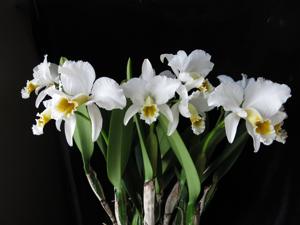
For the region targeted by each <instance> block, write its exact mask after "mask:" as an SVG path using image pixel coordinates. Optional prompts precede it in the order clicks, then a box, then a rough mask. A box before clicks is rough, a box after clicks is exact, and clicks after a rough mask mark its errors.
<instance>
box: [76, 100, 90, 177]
mask: <svg viewBox="0 0 300 225" xmlns="http://www.w3.org/2000/svg"><path fill="white" fill-rule="evenodd" d="M75 115H76V129H75V132H74V136H73V138H74V140H75V143H76V145H77V147H78V149H79V151H80V153H81V156H82V160H83V166H84V170H85V172H86V173H88V172H89V165H90V159H91V157H92V154H93V151H94V143H93V141H92V125H91V121H90V120H89V115H88V112H87V109H86V107H85V106H80V107H79V108H78V109H77V112H76V114H75Z"/></svg>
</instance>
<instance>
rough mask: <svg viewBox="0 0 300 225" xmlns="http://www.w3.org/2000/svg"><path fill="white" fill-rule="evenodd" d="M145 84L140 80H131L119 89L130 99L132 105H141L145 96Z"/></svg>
mask: <svg viewBox="0 0 300 225" xmlns="http://www.w3.org/2000/svg"><path fill="white" fill-rule="evenodd" d="M146 84H147V82H146V81H144V80H142V79H140V78H132V79H130V80H129V81H127V82H126V83H124V84H122V85H121V87H122V89H123V91H124V94H125V96H126V97H127V98H130V99H131V101H132V102H133V103H134V104H137V105H143V104H144V99H145V98H146V94H147V90H146Z"/></svg>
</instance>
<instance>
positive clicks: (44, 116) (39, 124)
mask: <svg viewBox="0 0 300 225" xmlns="http://www.w3.org/2000/svg"><path fill="white" fill-rule="evenodd" d="M49 104H50V100H47V101H44V106H45V107H46V109H45V110H44V111H43V112H42V113H38V114H37V116H38V117H39V119H36V120H35V121H36V124H35V125H33V126H32V133H33V134H34V135H41V134H43V133H44V126H45V125H46V124H47V123H48V122H49V121H50V120H51V109H50V107H49Z"/></svg>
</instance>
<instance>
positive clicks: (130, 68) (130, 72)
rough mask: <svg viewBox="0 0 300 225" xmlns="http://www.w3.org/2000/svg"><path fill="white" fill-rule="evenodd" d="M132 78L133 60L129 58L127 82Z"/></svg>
mask: <svg viewBox="0 0 300 225" xmlns="http://www.w3.org/2000/svg"><path fill="white" fill-rule="evenodd" d="M131 77H132V63H131V58H130V57H129V58H128V61H127V67H126V78H127V81H128V80H130V79H131Z"/></svg>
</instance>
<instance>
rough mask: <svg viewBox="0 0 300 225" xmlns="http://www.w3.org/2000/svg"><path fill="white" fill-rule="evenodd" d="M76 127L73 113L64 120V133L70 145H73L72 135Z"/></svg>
mask: <svg viewBox="0 0 300 225" xmlns="http://www.w3.org/2000/svg"><path fill="white" fill-rule="evenodd" d="M75 128H76V117H75V115H72V116H70V117H69V118H68V119H66V120H65V135H66V139H67V142H68V144H69V145H70V146H73V135H74V131H75Z"/></svg>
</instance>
